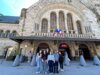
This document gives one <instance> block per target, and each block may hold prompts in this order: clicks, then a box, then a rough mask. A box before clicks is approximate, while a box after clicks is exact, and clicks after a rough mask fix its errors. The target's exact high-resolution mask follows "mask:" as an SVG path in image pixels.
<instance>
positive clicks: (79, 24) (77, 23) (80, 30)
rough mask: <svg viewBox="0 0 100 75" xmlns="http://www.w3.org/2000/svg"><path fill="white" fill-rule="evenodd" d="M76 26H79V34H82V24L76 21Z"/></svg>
mask: <svg viewBox="0 0 100 75" xmlns="http://www.w3.org/2000/svg"><path fill="white" fill-rule="evenodd" d="M76 25H77V30H78V34H82V28H81V22H80V21H76Z"/></svg>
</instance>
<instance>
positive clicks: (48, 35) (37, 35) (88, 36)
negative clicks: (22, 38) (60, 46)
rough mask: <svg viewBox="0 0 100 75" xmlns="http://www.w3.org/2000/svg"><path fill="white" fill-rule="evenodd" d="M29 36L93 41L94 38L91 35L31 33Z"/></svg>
mask: <svg viewBox="0 0 100 75" xmlns="http://www.w3.org/2000/svg"><path fill="white" fill-rule="evenodd" d="M31 36H35V37H58V38H88V39H93V38H95V36H94V35H93V34H68V33H66V34H65V33H64V34H57V35H55V34H54V33H33V34H32V35H31Z"/></svg>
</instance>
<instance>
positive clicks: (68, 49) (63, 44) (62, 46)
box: [59, 43, 71, 59]
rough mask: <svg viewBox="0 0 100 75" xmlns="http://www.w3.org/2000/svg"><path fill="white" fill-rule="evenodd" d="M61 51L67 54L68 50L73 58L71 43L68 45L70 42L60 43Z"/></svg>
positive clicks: (69, 55)
mask: <svg viewBox="0 0 100 75" xmlns="http://www.w3.org/2000/svg"><path fill="white" fill-rule="evenodd" d="M59 51H60V52H61V53H62V54H63V55H65V52H67V54H68V57H69V58H70V59H71V52H70V48H69V45H68V44H66V43H61V44H60V45H59Z"/></svg>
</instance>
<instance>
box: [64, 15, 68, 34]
mask: <svg viewBox="0 0 100 75" xmlns="http://www.w3.org/2000/svg"><path fill="white" fill-rule="evenodd" d="M64 16H65V29H66V32H67V33H68V26H67V14H66V13H64Z"/></svg>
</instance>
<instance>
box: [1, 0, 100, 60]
mask: <svg viewBox="0 0 100 75" xmlns="http://www.w3.org/2000/svg"><path fill="white" fill-rule="evenodd" d="M99 11H100V0H93V1H91V0H88V1H87V0H39V1H38V2H37V3H35V4H34V5H32V6H30V7H29V8H27V9H25V8H23V9H22V11H21V15H20V17H19V18H18V17H17V18H16V19H14V17H12V19H13V20H14V21H13V22H10V21H12V20H11V19H10V18H11V17H8V18H9V19H10V21H8V20H7V21H8V22H7V21H3V20H2V19H4V20H5V19H6V17H5V16H0V17H1V18H0V37H1V38H0V56H2V55H3V52H4V50H5V48H9V47H10V49H8V50H11V51H13V50H14V49H15V47H16V46H18V45H19V47H20V50H21V54H23V55H25V56H27V55H28V52H29V51H32V52H33V53H36V52H38V51H39V50H40V49H47V48H48V49H49V50H53V51H54V50H60V51H64V50H65V51H67V53H68V56H69V57H70V58H76V57H79V54H80V53H79V52H80V51H82V52H83V54H84V57H85V59H91V58H92V56H93V55H94V54H97V55H98V56H100V12H99ZM56 29H60V30H61V32H62V34H60V33H58V34H57V35H54V34H55V30H56ZM11 47H12V49H11Z"/></svg>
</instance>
